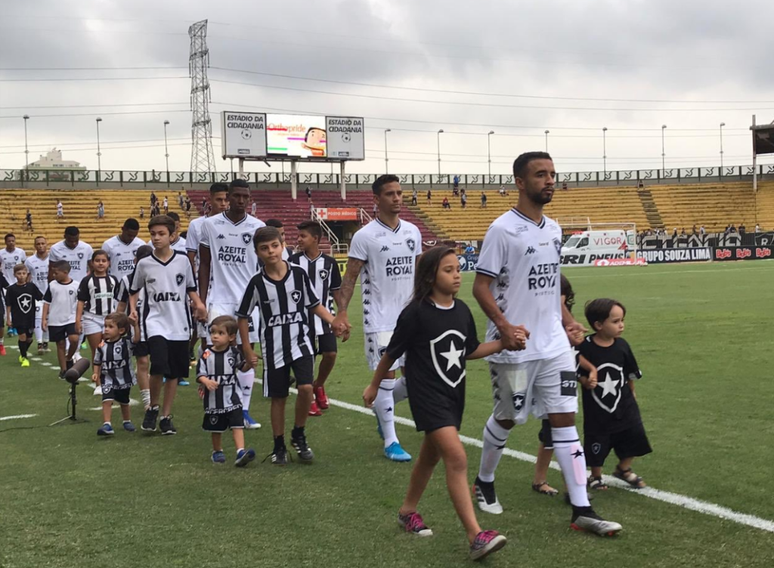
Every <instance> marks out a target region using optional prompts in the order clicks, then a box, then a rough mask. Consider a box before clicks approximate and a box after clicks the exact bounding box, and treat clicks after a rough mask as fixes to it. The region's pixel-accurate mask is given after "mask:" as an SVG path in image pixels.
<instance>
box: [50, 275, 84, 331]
mask: <svg viewBox="0 0 774 568" xmlns="http://www.w3.org/2000/svg"><path fill="white" fill-rule="evenodd" d="M79 285H80V282H78V281H77V280H70V282H68V283H67V284H60V283H59V282H57V281H56V280H52V281H51V282H50V283H49V285H48V289H47V290H46V293H45V294H44V295H43V302H44V303H46V304H48V325H50V326H51V325H53V326H62V325H67V324H69V323H75V309H76V307H77V306H78V286H79Z"/></svg>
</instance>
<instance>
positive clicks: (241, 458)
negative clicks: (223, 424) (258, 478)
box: [234, 448, 255, 467]
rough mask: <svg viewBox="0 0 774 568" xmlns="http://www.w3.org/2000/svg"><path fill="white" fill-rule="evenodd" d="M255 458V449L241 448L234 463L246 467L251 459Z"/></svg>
mask: <svg viewBox="0 0 774 568" xmlns="http://www.w3.org/2000/svg"><path fill="white" fill-rule="evenodd" d="M254 459H255V450H253V449H252V448H247V449H246V450H239V451H238V452H237V457H236V461H235V462H234V465H235V466H237V467H245V466H246V465H247V464H249V463H250V462H251V461H253V460H254Z"/></svg>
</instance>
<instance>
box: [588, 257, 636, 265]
mask: <svg viewBox="0 0 774 568" xmlns="http://www.w3.org/2000/svg"><path fill="white" fill-rule="evenodd" d="M647 264H648V262H647V261H646V260H645V259H644V258H611V259H610V260H607V259H604V258H603V259H600V260H595V261H594V266H646V265H647Z"/></svg>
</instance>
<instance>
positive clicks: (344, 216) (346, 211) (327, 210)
mask: <svg viewBox="0 0 774 568" xmlns="http://www.w3.org/2000/svg"><path fill="white" fill-rule="evenodd" d="M317 216H318V217H320V219H322V220H323V221H357V219H358V209H357V208H349V207H338V208H333V207H318V208H317Z"/></svg>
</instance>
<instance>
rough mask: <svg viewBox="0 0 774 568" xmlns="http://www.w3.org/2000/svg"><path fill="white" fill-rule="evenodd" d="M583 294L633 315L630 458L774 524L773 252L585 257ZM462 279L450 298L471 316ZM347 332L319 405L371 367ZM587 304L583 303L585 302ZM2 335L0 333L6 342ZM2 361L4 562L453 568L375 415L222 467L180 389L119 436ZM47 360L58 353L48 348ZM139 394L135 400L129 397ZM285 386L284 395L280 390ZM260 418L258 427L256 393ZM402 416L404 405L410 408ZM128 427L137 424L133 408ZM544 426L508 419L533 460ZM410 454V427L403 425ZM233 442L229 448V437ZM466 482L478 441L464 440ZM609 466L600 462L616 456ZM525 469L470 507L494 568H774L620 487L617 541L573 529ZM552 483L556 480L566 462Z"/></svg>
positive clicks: (754, 542) (614, 501)
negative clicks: (302, 456)
mask: <svg viewBox="0 0 774 568" xmlns="http://www.w3.org/2000/svg"><path fill="white" fill-rule="evenodd" d="M565 274H567V276H568V277H569V278H570V279H571V281H572V283H573V286H574V288H575V290H576V292H577V296H578V298H577V299H578V304H577V305H578V307H577V308H576V311H580V310H581V309H582V306H583V304H584V303H585V302H586V301H587V300H589V299H591V298H593V297H600V296H612V297H615V298H617V299H619V300H621V301H622V302H623V303H624V304H625V305H626V307H627V309H628V310H629V313H628V316H627V319H626V324H627V331H626V333H625V337H626V339H627V340H628V341H629V342H630V343H631V345H632V348H633V350H634V353H635V354H636V355H637V358H638V362H639V363H640V366H641V368H642V370H643V373H644V378H643V380H642V381H641V383H640V384H639V385H638V387H637V394H638V400H639V403H640V406H641V409H642V415H643V419H644V422H645V426H646V429H647V431H648V434H649V437H650V440H651V444H652V446H653V448H654V453H653V454H651V455H649V456H647V457H645V458H643V459H641V460H639V462H636V463H635V466H636V467H635V470H636V471H637V473H639V474H640V475H642V476H643V477H644V479H645V480H646V482H647V483H648V484H649V485H650V486H651V487H653V488H656V489H661V490H664V491H670V492H674V493H677V494H681V495H686V496H690V497H694V498H696V499H701V500H703V501H707V502H710V503H714V504H717V505H721V506H724V507H728V508H730V509H733V510H734V511H737V512H740V513H746V514H749V515H755V516H757V517H761V518H763V519H768V520H774V499H772V498H771V496H772V495H773V494H774V476H772V475H771V472H770V471H769V469H768V468H769V467H770V466H771V463H772V459H771V458H772V457H774V454H772V446H771V440H772V436H774V419H772V412H771V408H772V406H771V401H772V395H771V383H769V381H770V380H771V365H770V360H771V356H770V353H771V343H770V338H769V336H768V333H769V331H770V330H771V329H772V327H773V326H774V310H772V307H773V306H774V287H772V285H771V282H772V277H774V263H769V262H757V263H739V264H736V263H729V264H707V265H678V266H648V267H627V268H604V269H602V268H579V269H572V270H568V271H566V272H565ZM471 283H472V275H471V274H466V275H465V280H464V284H463V290H462V293H461V297H462V298H463V299H464V300H465V301H466V302H468V304H469V305H470V306H471V307H472V308H473V311H474V313H475V314H476V316H477V318H478V323H479V335H480V336H483V330H484V325H485V322H484V317H483V315H482V314H481V312H480V310H479V309H478V308H477V306H475V305H474V304H475V302H474V301H473V299H472V296H471V291H470V290H471ZM356 303H357V302H355V301H353V308H352V313H351V317H352V321H353V322H354V323H355V330H354V331H355V333H353V337H352V339H351V340H350V342H348V343H346V344H343V345H340V354H339V361H338V363H337V368H336V370H335V371H334V374H333V376H332V377H331V379H330V380H329V383H328V389H327V390H328V393H329V396H331V397H332V398H335V399H338V400H343V401H346V402H350V403H354V404H358V403H359V402H360V395H361V393H362V390H363V387H364V386H365V384H366V383H367V382H368V380H369V379H370V375H369V371H368V369H367V367H366V364H365V359H364V355H363V346H362V333H361V325H360V314H359V312H357V308H355V307H354V304H356ZM578 315H580V314H578ZM15 343H16V341H15V338H13V339H8V338H6V345H8V346H11V345H15ZM8 352H9V354H8V356H6V357H4V358H1V360H0V416H9V415H18V414H37V416H36V417H34V418H28V419H17V420H7V421H0V447H2V456H3V459H2V462H0V494H2V502H1V504H0V519H1V521H0V566H2V567H4V568H12V567H13V568H33V567H38V566H51V567H78V568H91V567H100V568H103V567H106V566H110V567H111V568H122V567H138V566H142V567H155V566H162V567H175V566H185V567H194V566H195V567H198V566H219V567H223V568H225V567H231V566H235V567H236V566H272V567H273V566H335V567H337V568H338V567H341V568H344V567H368V566H422V567H430V566H443V567H448V566H462V565H466V564H468V563H469V561H468V560H467V556H466V553H467V546H466V541H465V538H464V532H463V531H462V528H461V525H460V523H459V521H458V520H457V518H456V516H455V514H454V511H453V509H452V506H451V504H450V502H449V499H448V495H447V493H446V487H445V484H444V476H443V470H442V469H439V471H438V472H437V474H436V476H435V477H434V479H433V480H432V481H431V483H430V486H429V488H428V491H427V493H426V495H425V498H424V499H423V501H422V504H421V509H420V511H421V512H422V514H423V516H424V518H425V521H426V522H427V523H428V525H430V526H431V527H432V528H433V530H434V532H435V536H433V537H432V538H428V539H420V538H415V537H411V536H409V535H407V534H405V533H402V532H401V531H400V529H399V527H398V526H397V523H396V522H395V516H396V511H397V509H398V506H399V505H400V503H401V500H402V498H403V494H404V491H405V488H406V484H407V482H408V477H409V472H410V469H411V466H410V465H406V464H395V463H391V462H388V461H387V460H386V459H385V458H384V457H382V454H381V441H380V440H379V439H378V437H377V434H376V428H375V420H374V419H373V418H372V417H370V416H365V415H363V414H360V413H357V412H353V411H351V410H347V409H344V408H340V407H332V408H331V409H330V410H328V411H327V413H326V414H325V416H324V417H322V418H310V425H309V427H308V436H309V441H310V445H311V446H312V448H313V449H314V451H315V454H316V456H317V458H316V462H315V463H314V464H313V465H311V466H304V465H300V464H298V463H293V464H291V465H289V466H288V467H285V468H278V467H276V466H272V465H270V464H269V463H268V462H266V463H261V462H260V458H262V457H263V456H264V455H266V454H268V453H269V452H270V450H271V434H270V432H269V430H268V424H265V426H264V428H263V429H262V430H259V431H250V432H247V434H246V436H247V440H248V443H249V445H251V446H253V447H254V448H255V449H256V451H257V452H258V455H259V460H257V461H256V462H254V463H253V464H251V465H250V466H249V467H248V468H246V469H242V470H240V469H236V468H234V467H233V466H231V465H228V466H215V465H213V464H212V463H210V461H209V453H210V443H209V437H208V435H207V434H205V433H204V432H202V431H201V430H200V425H201V419H202V417H201V410H200V403H199V399H198V397H197V396H196V390H195V388H194V387H193V386H191V387H188V388H187V389H181V391H180V392H179V395H178V399H177V402H176V408H175V412H174V414H175V424H176V425H177V428H178V430H179V434H178V435H177V436H173V437H164V438H162V437H161V436H160V435H158V434H156V435H152V436H148V435H144V434H142V433H141V432H139V431H138V432H137V433H135V434H127V433H125V432H123V431H122V430H120V420H119V415H118V411H117V410H116V411H114V412H115V414H114V415H115V417H116V418H115V420H114V426H118V428H117V433H116V435H115V437H114V438H112V439H108V440H105V439H98V438H97V436H96V430H97V428H98V427H99V425H100V415H99V413H98V412H97V411H95V410H91V409H92V408H96V407H98V406H99V400H98V397H95V396H93V395H92V394H91V392H90V391H91V389H89V388H87V387H80V388H79V393H80V405H79V411H80V414H81V416H83V417H85V418H87V420H88V421H87V422H84V423H77V424H70V423H68V424H64V425H60V426H54V427H49V426H48V424H49V423H51V422H53V421H54V420H56V419H58V418H60V417H62V416H64V415H65V414H66V411H65V404H66V401H67V396H68V395H67V386H66V384H65V383H63V382H61V381H59V380H57V379H56V373H55V372H54V371H52V370H51V369H49V368H47V367H44V366H42V365H41V364H40V362H39V360H34V361H33V363H32V367H30V368H28V369H21V368H19V366H18V363H17V362H16V357H17V355H18V353H17V352H16V351H14V350H11V349H9V351H8ZM46 360H47V361H50V362H54V357H52V356H47V357H46ZM468 381H469V382H468V400H467V410H466V415H465V419H464V423H463V428H462V433H463V434H465V435H467V436H471V437H474V438H478V439H480V438H481V430H482V427H483V425H484V422H485V420H486V418H487V416H488V415H489V414H490V411H491V402H490V400H491V399H490V387H489V380H488V374H487V373H486V371H485V364H484V363H483V362H480V361H476V362H473V363H471V364H470V366H469V372H468ZM138 397H139V393H133V398H138ZM294 400H295V399H293V398H291V399H290V402H291V403H293V402H294ZM253 406H254V409H255V411H254V412H253V415H254V416H256V417H257V418H258V419H259V420H260V421H261V422H264V423H266V422H268V416H267V412H268V405H267V404H266V401H264V400H261V399H259V398H258V396H256V397H255V398H254V403H253ZM397 410H398V414H399V415H401V416H405V417H410V413H409V408H408V405H407V404H405V403H404V404H401V405H399V406H398V409H397ZM133 412H134V419H135V424H136V425H138V426H139V422H140V421H141V415H140V409H139V407H137V406H135V407H133ZM538 429H539V423H538V422H537V421H531V422H529V423H528V424H527V425H525V426H523V427H520V428H517V429H516V430H514V432H513V434H512V435H511V437H510V440H509V443H508V445H509V447H510V448H513V449H516V450H521V451H524V452H528V453H531V454H534V452H535V450H536V448H537V437H536V434H537V431H538ZM398 434H399V436H400V438H401V441H402V443H403V445H404V447H405V448H406V449H407V450H408V451H409V452H411V453H416V452H417V451H418V449H419V445H420V442H421V436H420V435H419V434H418V433H417V432H415V431H413V430H412V429H411V428H408V427H406V426H398ZM227 442H228V443H227V444H226V450H227V455H228V456H229V458H231V457H232V449H233V446H232V443H231V441H230V440H227ZM468 456H469V472H470V475H469V476H470V479H471V481H472V480H473V478H474V477H475V472H476V470H477V467H478V460H479V456H480V453H479V450H478V449H477V448H474V447H469V448H468ZM614 463H615V462H614V461H612V459H611V460H610V461H609V464H610V467H609V468H607V469H608V471H609V470H610V469H611V468H612V466H613V465H614ZM532 467H533V466H532V465H531V464H529V463H526V462H522V461H518V460H516V459H513V458H510V457H507V456H506V457H504V458H503V461H502V463H501V465H500V468H499V470H498V478H497V487H498V494H499V497H500V500H501V502H502V503H503V506H504V507H505V513H504V514H503V515H501V516H496V517H495V516H487V515H485V514H484V513H479V519H480V521H481V524H482V525H483V526H484V527H485V528H494V529H497V530H499V531H501V532H503V533H505V534H506V535H507V536H508V538H509V544H508V546H507V547H506V548H505V549H504V550H503V551H501V552H499V553H497V554H496V555H494V556H493V557H492V558H491V559H489V560H487V561H486V564H488V565H491V566H557V565H564V566H614V565H621V566H629V567H631V566H665V567H667V566H668V567H672V566H712V567H726V566H739V567H749V566H773V565H774V534H772V533H771V532H765V531H763V530H759V529H755V528H751V527H748V526H744V525H741V524H738V523H736V522H732V521H729V520H723V519H721V518H718V517H716V516H711V515H707V514H702V513H699V512H694V511H689V510H687V509H684V508H681V507H678V506H676V505H672V504H668V503H664V502H660V501H657V500H653V499H650V498H647V497H645V496H643V495H638V494H636V493H633V492H630V491H624V490H621V489H615V488H613V489H611V490H610V491H608V492H607V493H605V494H601V495H598V496H597V498H596V499H595V501H594V503H593V504H594V507H595V508H596V509H597V510H598V512H600V513H601V514H602V515H603V516H605V517H608V518H610V519H613V520H617V521H619V522H621V523H622V524H623V525H624V532H623V533H621V534H620V536H618V537H616V538H613V539H602V538H598V537H595V536H591V535H587V534H581V533H576V532H574V531H572V530H570V529H569V517H570V511H569V508H568V507H567V506H566V505H565V504H564V502H563V501H562V500H561V499H560V498H549V497H545V496H541V495H538V494H537V493H534V492H533V491H531V489H530V482H531V479H532ZM549 482H551V483H552V484H553V485H554V486H557V487H560V486H561V479H560V474H559V472H557V471H553V470H552V471H550V472H549Z"/></svg>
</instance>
